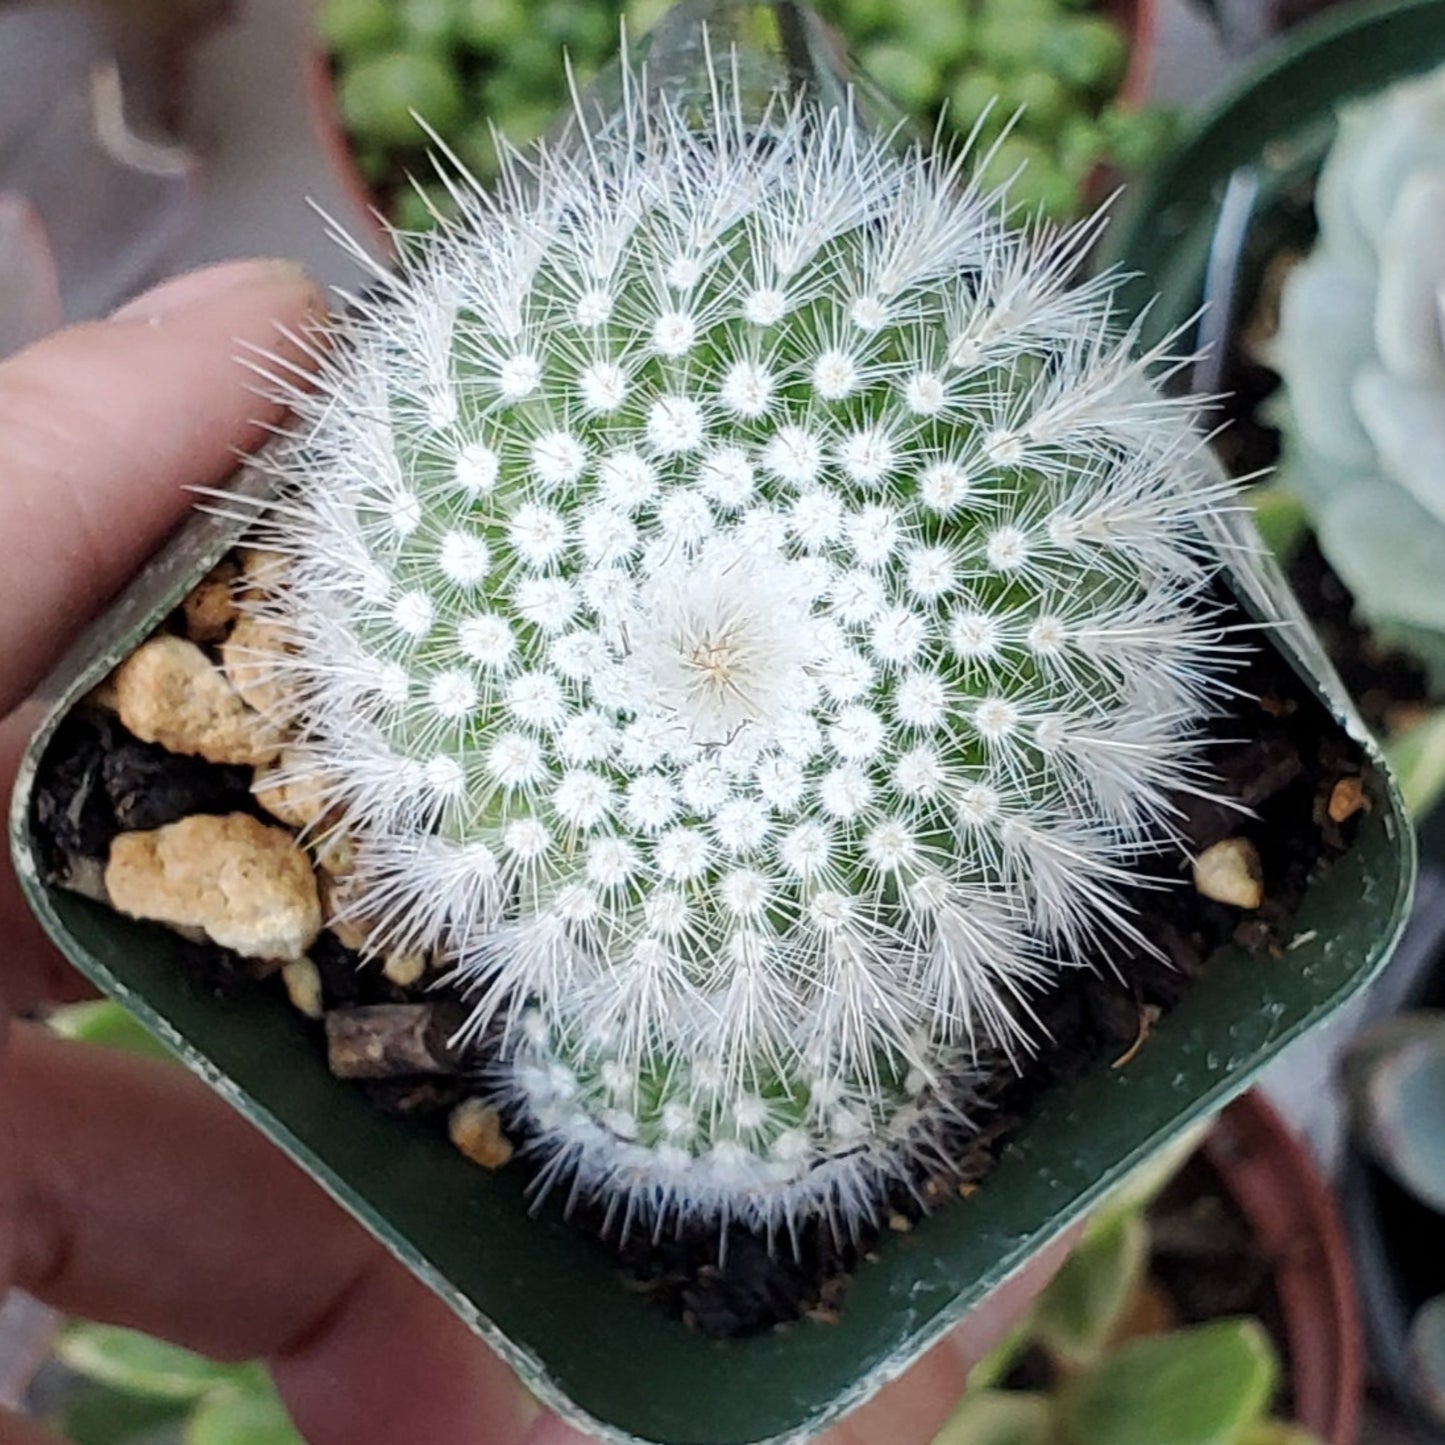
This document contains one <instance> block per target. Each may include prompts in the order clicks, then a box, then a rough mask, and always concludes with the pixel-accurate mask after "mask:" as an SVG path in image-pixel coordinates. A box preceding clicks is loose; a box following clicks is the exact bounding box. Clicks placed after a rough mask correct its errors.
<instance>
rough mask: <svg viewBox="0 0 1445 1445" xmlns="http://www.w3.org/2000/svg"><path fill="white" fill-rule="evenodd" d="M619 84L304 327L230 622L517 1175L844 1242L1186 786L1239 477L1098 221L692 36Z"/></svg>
mask: <svg viewBox="0 0 1445 1445" xmlns="http://www.w3.org/2000/svg"><path fill="white" fill-rule="evenodd" d="M625 78H626V84H625V85H624V99H623V102H622V104H621V106H620V107H619V108H618V109H617V110H616V112H615V113H613V114H612V115H610V116H609V117H608V119H607V120H606V121H605V122H593V123H588V124H581V123H579V124H578V125H577V127H576V128H575V132H574V134H573V136H572V137H571V139H570V140H569V141H568V143H566V144H562V145H558V146H555V147H552V148H550V149H549V148H546V147H543V148H541V149H538V150H535V151H531V152H528V153H526V154H525V155H523V154H513V155H511V156H509V157H508V161H507V165H506V167H505V170H504V174H503V178H502V180H501V181H500V183H499V185H498V187H497V188H496V190H495V191H494V192H493V193H491V194H484V193H482V192H481V191H479V190H478V189H476V188H475V187H473V186H472V185H471V184H470V183H468V182H467V181H466V180H465V179H464V178H463V179H457V180H455V181H454V182H453V185H454V189H455V191H456V198H457V201H458V205H459V209H460V218H459V219H457V220H454V221H450V222H447V223H444V224H442V225H440V226H439V228H438V229H437V230H436V231H434V232H433V233H431V234H429V235H427V236H424V237H414V238H408V239H406V240H405V243H404V246H403V259H402V261H401V264H400V267H399V269H398V271H397V272H396V273H395V274H389V275H387V276H386V277H384V278H382V279H381V280H380V281H379V284H378V286H377V287H376V288H375V290H374V291H372V292H371V293H369V294H368V296H367V297H366V298H364V299H363V300H362V301H360V302H359V303H358V304H357V305H356V307H355V308H354V309H353V310H352V312H351V313H350V314H349V315H348V316H346V317H345V318H344V319H341V320H339V321H338V322H336V323H335V326H334V328H333V333H334V334H333V335H332V336H331V337H330V338H329V339H328V343H327V345H326V346H324V347H318V348H317V350H318V359H319V366H320V382H319V385H317V386H316V388H315V389H314V390H306V391H301V392H298V393H297V394H296V395H295V396H294V397H292V398H291V400H292V401H293V402H294V407H295V413H296V417H297V420H296V423H295V426H294V429H293V431H292V432H291V434H290V435H289V436H288V437H286V438H285V439H283V440H282V442H281V444H280V445H279V446H277V447H276V448H274V449H273V450H272V453H271V461H272V464H273V465H274V467H275V470H276V475H277V483H278V485H277V487H276V490H275V492H274V494H273V496H272V497H271V499H270V500H269V501H267V502H265V503H263V504H261V508H260V512H259V515H258V516H257V517H256V519H255V523H256V525H255V528H254V532H253V535H254V536H256V537H257V538H258V539H259V540H260V542H261V543H262V545H264V546H265V547H266V548H268V549H271V550H273V551H275V552H278V553H280V554H282V556H283V557H284V559H285V564H286V565H285V567H284V569H283V570H284V578H283V580H282V581H281V583H280V584H279V585H278V586H273V590H272V591H271V592H270V593H269V594H268V596H267V597H266V599H265V600H264V601H262V602H260V603H257V604H255V605H256V607H257V610H258V611H259V612H260V613H261V615H262V616H263V617H264V618H265V619H266V620H267V621H268V622H271V623H274V624H277V626H276V627H275V628H272V629H267V630H268V633H270V634H271V635H276V636H279V637H280V638H281V639H282V642H283V644H284V645H283V646H279V647H278V650H277V651H276V652H275V654H274V655H273V656H271V657H270V659H269V661H270V663H271V665H273V666H274V667H275V669H276V671H277V674H278V678H279V680H280V681H281V682H282V684H283V685H284V690H285V693H286V700H285V704H284V712H285V719H284V720H285V722H286V724H287V725H288V727H291V728H293V729H296V730H297V731H299V734H300V737H301V743H300V750H301V761H300V762H299V763H298V764H297V765H296V770H298V771H300V772H304V773H305V774H306V775H307V777H308V779H310V780H313V781H316V782H319V783H320V785H322V786H323V787H324V788H325V789H326V790H327V792H328V797H329V799H330V801H331V802H333V803H334V804H336V805H338V806H339V808H340V809H341V810H342V811H343V813H344V816H345V820H346V826H347V828H348V829H349V830H350V831H351V833H352V834H353V836H354V838H355V840H356V844H357V850H358V862H357V886H356V888H355V890H354V893H353V896H354V897H356V899H357V903H356V911H357V912H358V913H359V914H360V915H363V916H365V917H366V918H367V919H368V920H369V921H370V922H371V923H372V924H373V925H375V927H376V935H375V936H376V937H377V938H378V940H379V941H385V943H386V945H387V946H390V947H395V946H406V947H410V948H426V949H432V950H439V951H441V952H442V953H444V955H445V956H446V958H447V959H448V960H449V961H450V964H451V966H452V967H453V968H454V969H455V970H456V971H457V976H458V977H459V978H460V980H461V981H462V982H463V983H464V984H465V985H466V987H467V989H468V991H469V997H470V999H471V1002H472V1006H473V1012H472V1015H471V1020H470V1023H469V1025H468V1027H467V1033H468V1035H469V1036H470V1037H472V1038H473V1039H475V1040H477V1041H479V1044H480V1046H481V1047H482V1049H483V1051H484V1053H485V1055H486V1057H487V1059H488V1060H489V1062H488V1065H487V1067H488V1068H489V1070H490V1071H491V1076H492V1078H493V1081H494V1084H495V1088H496V1091H497V1094H498V1096H499V1097H500V1098H501V1099H503V1100H504V1101H505V1103H506V1105H507V1107H508V1108H509V1110H510V1111H511V1117H513V1118H516V1119H522V1120H525V1122H526V1126H527V1128H528V1131H529V1133H530V1135H531V1137H532V1139H533V1143H532V1146H531V1147H532V1150H533V1153H534V1157H536V1158H537V1159H538V1160H539V1172H538V1180H539V1183H540V1185H541V1186H542V1187H543V1188H544V1189H545V1188H548V1187H552V1186H556V1187H558V1188H560V1189H561V1190H562V1191H563V1193H564V1194H572V1195H574V1196H575V1195H577V1194H580V1195H585V1196H589V1197H593V1198H595V1199H598V1200H600V1201H601V1202H602V1203H603V1204H604V1205H605V1206H607V1207H608V1208H609V1209H610V1210H611V1211H612V1213H613V1215H614V1217H615V1218H616V1219H617V1220H618V1221H626V1222H629V1223H636V1224H639V1225H641V1224H642V1223H644V1222H645V1223H646V1224H647V1225H648V1226H649V1227H654V1228H657V1227H662V1225H664V1224H666V1223H668V1222H671V1221H699V1220H701V1221H704V1222H717V1223H718V1224H720V1225H721V1224H725V1223H727V1222H729V1221H736V1222H741V1223H746V1224H749V1225H752V1226H755V1227H760V1228H766V1229H768V1230H770V1231H775V1232H781V1233H782V1235H783V1237H786V1232H787V1231H789V1230H792V1229H796V1228H797V1227H798V1226H799V1225H800V1224H802V1223H805V1222H807V1221H808V1220H810V1219H814V1218H817V1217H822V1218H823V1219H825V1220H827V1221H829V1222H831V1223H832V1224H833V1225H834V1226H835V1227H841V1228H842V1229H844V1230H845V1231H846V1230H848V1229H849V1228H850V1227H852V1226H855V1225H857V1224H858V1223H859V1222H860V1221H861V1220H864V1219H868V1218H872V1217H873V1216H875V1215H876V1213H877V1210H878V1208H879V1205H880V1202H881V1200H882V1198H883V1195H884V1193H885V1191H886V1190H887V1189H888V1188H889V1187H890V1186H891V1185H892V1183H893V1182H895V1181H897V1180H899V1179H907V1178H909V1177H912V1176H915V1175H916V1174H917V1172H918V1170H919V1168H920V1165H922V1166H926V1167H934V1166H936V1165H937V1164H939V1163H940V1162H941V1161H940V1159H939V1156H940V1154H941V1152H942V1141H943V1137H944V1135H945V1134H946V1133H948V1132H949V1131H950V1130H956V1127H957V1126H958V1124H959V1123H966V1121H967V1119H968V1117H969V1114H970V1109H971V1104H970V1091H971V1080H974V1079H976V1078H977V1077H978V1076H979V1074H980V1072H981V1068H982V1065H983V1063H984V1061H992V1062H993V1063H995V1064H996V1063H997V1061H998V1059H999V1058H1000V1056H1008V1057H1011V1058H1013V1059H1014V1060H1016V1061H1017V1063H1018V1064H1019V1066H1020V1067H1027V1066H1028V1059H1029V1057H1030V1055H1031V1054H1032V1053H1033V1052H1034V1051H1035V1050H1037V1049H1038V1048H1040V1047H1041V1046H1046V1040H1045V1039H1044V1037H1043V1034H1042V1030H1041V1029H1040V1028H1038V1027H1037V1025H1036V1023H1035V1021H1034V1019H1033V1017H1032V1014H1031V1008H1030V1002H1031V999H1032V998H1035V997H1036V996H1037V995H1038V994H1039V993H1040V991H1041V990H1042V989H1044V988H1045V987H1046V986H1048V985H1049V984H1050V982H1051V981H1052V980H1054V979H1055V978H1056V977H1057V976H1058V974H1059V973H1060V972H1061V971H1062V970H1064V969H1067V968H1070V967H1074V966H1078V963H1079V961H1080V960H1081V959H1083V958H1085V957H1088V956H1091V955H1097V954H1098V953H1099V952H1100V951H1101V949H1103V948H1106V947H1107V941H1108V939H1109V938H1110V937H1111V936H1119V935H1130V934H1131V924H1130V919H1129V915H1128V912H1127V910H1126V909H1125V908H1124V907H1123V906H1122V905H1121V903H1120V900H1119V894H1118V890H1119V889H1120V887H1121V886H1122V885H1123V884H1125V883H1127V882H1129V881H1130V880H1133V879H1135V878H1136V876H1137V873H1138V870H1139V869H1140V868H1141V867H1142V866H1144V865H1143V864H1141V862H1140V859H1141V856H1142V855H1145V854H1149V853H1157V851H1158V850H1160V849H1166V850H1167V849H1169V848H1170V847H1173V846H1177V845H1176V843H1175V842H1174V839H1173V835H1172V831H1171V827H1170V817H1171V813H1170V806H1169V797H1170V795H1171V794H1174V793H1176V792H1177V791H1178V790H1180V789H1196V790H1197V789H1207V788H1208V787H1209V778H1208V772H1207V768H1205V767H1204V765H1203V752H1202V738H1203V734H1204V729H1205V724H1206V723H1207V720H1208V719H1209V717H1210V716H1211V715H1212V714H1213V713H1214V712H1216V711H1217V703H1218V702H1219V700H1220V698H1221V697H1222V696H1223V695H1224V694H1225V693H1227V691H1228V685H1227V683H1226V682H1225V681H1223V679H1224V678H1225V675H1226V674H1227V671H1228V667H1229V662H1230V654H1231V652H1232V647H1231V645H1230V644H1229V642H1228V640H1227V638H1226V637H1225V636H1224V632H1223V629H1222V628H1221V626H1220V624H1219V622H1218V620H1217V618H1216V617H1215V616H1214V614H1213V612H1212V610H1211V607H1210V605H1209V602H1208V596H1209V588H1210V585H1211V581H1212V578H1213V575H1214V572H1215V570H1216V568H1217V565H1218V563H1219V560H1220V558H1219V556H1218V546H1219V544H1218V542H1217V541H1206V532H1208V531H1209V528H1208V527H1207V525H1206V523H1205V519H1206V517H1207V515H1208V514H1209V513H1210V512H1211V511H1213V510H1216V509H1219V508H1220V507H1222V506H1227V505H1229V499H1228V494H1227V491H1226V490H1225V489H1224V488H1223V486H1222V484H1217V483H1214V482H1212V481H1211V480H1209V474H1208V473H1206V472H1204V471H1203V470H1202V469H1201V468H1200V467H1198V466H1197V465H1196V453H1197V449H1198V448H1199V446H1200V442H1199V440H1198V437H1197V435H1196V433H1195V431H1194V430H1193V427H1192V425H1191V416H1190V414H1189V412H1188V410H1187V407H1186V405H1185V404H1182V403H1177V402H1173V401H1168V400H1165V399H1164V398H1163V397H1162V396H1161V395H1160V394H1159V392H1158V391H1157V390H1156V389H1155V387H1154V385H1153V383H1152V382H1151V381H1150V379H1149V371H1150V368H1151V366H1152V365H1153V363H1154V362H1156V361H1157V360H1158V359H1159V358H1158V357H1157V356H1156V357H1143V358H1136V357H1135V356H1133V355H1132V351H1131V340H1132V338H1131V337H1130V336H1129V335H1127V334H1121V333H1120V331H1119V330H1118V328H1117V327H1116V326H1115V324H1114V319H1113V317H1112V314H1111V312H1112V300H1111V298H1112V281H1111V280H1109V279H1105V280H1101V281H1094V282H1091V283H1088V284H1085V285H1082V286H1076V285H1074V284H1073V283H1074V275H1075V272H1076V270H1077V268H1078V262H1079V259H1080V256H1081V254H1082V252H1083V250H1084V248H1085V247H1086V245H1087V243H1088V242H1089V240H1090V239H1091V237H1092V235H1093V228H1092V227H1091V226H1085V227H1082V228H1075V229H1072V230H1066V231H1063V232H1056V231H1050V230H1046V229H1041V228H1038V227H1035V226H1030V225H1022V226H1016V225H1010V224H1009V220H1008V218H1006V215H1005V211H1006V205H1005V197H1004V195H1003V193H1001V192H991V193H987V194H985V193H982V192H980V191H979V190H978V189H976V188H975V187H974V186H972V185H971V184H970V182H969V176H970V174H971V172H972V170H973V168H974V166H975V163H976V162H978V161H979V159H980V158H979V157H976V156H970V155H968V154H966V153H965V154H962V155H959V156H954V157H946V156H945V157H940V156H937V155H934V154H931V153H929V152H927V151H925V150H923V149H920V148H913V149H909V148H907V147H905V146H902V145H900V144H899V143H898V142H897V141H896V140H895V139H890V138H886V137H879V136H877V135H875V134H874V133H873V132H872V131H871V130H870V129H869V128H867V127H866V126H864V125H862V124H861V123H859V122H858V120H857V119H856V118H855V117H854V116H852V115H851V114H850V113H849V112H848V111H847V110H846V109H828V108H826V107H823V106H821V105H819V104H818V103H816V102H814V101H810V100H808V99H807V98H804V99H800V100H793V101H791V102H789V101H784V100H777V101H775V103H774V104H773V105H772V107H771V108H770V109H768V110H767V111H766V112H765V113H764V114H763V115H762V116H761V117H760V118H759V117H758V116H756V115H751V116H750V115H748V114H746V113H745V110H746V108H745V107H744V106H743V105H742V104H741V103H740V102H739V101H738V100H737V98H736V97H737V93H738V92H737V89H736V87H735V84H734V80H733V77H732V75H731V73H730V71H729V68H728V66H727V64H726V63H723V62H719V63H717V64H715V65H714V67H713V70H712V73H711V76H710V84H711V92H712V93H711V97H710V100H709V102H708V103H707V104H705V105H701V106H699V105H697V104H695V103H694V104H690V105H688V106H687V107H685V108H684V107H681V106H678V105H675V104H674V103H672V102H671V101H669V100H668V99H667V98H666V96H664V95H662V94H659V93H657V92H656V91H654V90H652V89H650V88H649V86H648V84H647V80H646V77H645V75H641V74H637V73H625ZM1013 219H1014V220H1015V221H1017V220H1018V218H1017V217H1015V218H1013ZM1209 535H1210V536H1211V537H1213V536H1215V535H1216V534H1215V533H1213V532H1210V533H1209Z"/></svg>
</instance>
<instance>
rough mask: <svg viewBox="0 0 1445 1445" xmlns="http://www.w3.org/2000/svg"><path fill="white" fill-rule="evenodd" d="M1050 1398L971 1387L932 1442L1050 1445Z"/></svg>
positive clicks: (950, 1443)
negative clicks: (973, 1388)
mask: <svg viewBox="0 0 1445 1445" xmlns="http://www.w3.org/2000/svg"><path fill="white" fill-rule="evenodd" d="M1050 1439H1051V1432H1050V1426H1049V1402H1048V1401H1047V1400H1046V1399H1044V1398H1043V1396H1042V1395H1026V1394H1023V1393H1022V1392H1019V1391H1013V1390H970V1391H969V1392H968V1394H966V1395H965V1396H964V1397H963V1399H962V1400H961V1401H959V1404H958V1408H957V1409H956V1410H955V1411H954V1412H953V1414H952V1415H950V1416H949V1417H948V1423H947V1424H946V1425H945V1426H944V1427H943V1429H942V1430H940V1431H939V1432H938V1434H937V1435H936V1436H935V1437H934V1441H933V1445H1049V1441H1050Z"/></svg>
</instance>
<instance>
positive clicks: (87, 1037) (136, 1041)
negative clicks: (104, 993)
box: [46, 999, 175, 1059]
mask: <svg viewBox="0 0 1445 1445" xmlns="http://www.w3.org/2000/svg"><path fill="white" fill-rule="evenodd" d="M46 1022H47V1023H49V1025H50V1027H51V1028H53V1029H54V1030H55V1032H56V1033H58V1034H61V1035H63V1036H64V1037H65V1038H68V1039H82V1040H84V1041H85V1042H86V1043H91V1044H101V1045H103V1046H104V1047H105V1048H108V1049H126V1050H128V1051H129V1052H130V1053H133V1054H147V1055H149V1056H150V1057H151V1058H156V1059H174V1058H175V1055H174V1054H173V1053H172V1052H171V1051H170V1050H169V1049H168V1048H167V1047H166V1046H165V1045H164V1044H163V1043H162V1042H161V1041H160V1040H159V1039H158V1038H157V1037H156V1036H155V1035H154V1034H153V1033H152V1032H151V1031H150V1030H149V1029H148V1028H146V1027H145V1025H144V1024H142V1023H141V1022H140V1020H139V1019H137V1018H136V1017H135V1015H134V1014H132V1013H129V1012H128V1011H127V1010H125V1009H123V1008H122V1007H121V1006H120V1005H119V1004H118V1003H113V1002H112V1001H111V1000H110V999H96V1000H95V1001H94V1002H92V1003H73V1004H66V1005H65V1006H64V1007H63V1008H58V1009H56V1010H55V1011H54V1012H53V1013H52V1014H51V1015H50V1017H49V1018H48V1019H47V1020H46Z"/></svg>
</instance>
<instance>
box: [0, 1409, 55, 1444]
mask: <svg viewBox="0 0 1445 1445" xmlns="http://www.w3.org/2000/svg"><path fill="white" fill-rule="evenodd" d="M0 1445H65V1441H64V1440H62V1439H61V1438H60V1436H59V1435H52V1434H51V1433H50V1431H49V1430H47V1429H45V1427H44V1426H43V1425H37V1424H36V1423H35V1421H34V1420H23V1419H21V1417H20V1416H19V1415H12V1414H11V1413H10V1412H9V1411H8V1410H0Z"/></svg>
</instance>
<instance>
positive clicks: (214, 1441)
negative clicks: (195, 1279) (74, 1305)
mask: <svg viewBox="0 0 1445 1445" xmlns="http://www.w3.org/2000/svg"><path fill="white" fill-rule="evenodd" d="M55 1353H56V1356H57V1358H58V1359H59V1360H60V1362H61V1363H62V1364H64V1365H66V1366H68V1367H69V1368H70V1369H71V1370H72V1371H73V1372H74V1373H75V1374H76V1375H77V1376H79V1378H80V1381H81V1384H80V1386H79V1387H78V1388H77V1389H76V1390H75V1391H73V1392H72V1393H71V1395H70V1398H69V1399H68V1400H67V1402H66V1404H65V1406H64V1408H63V1409H62V1411H61V1412H60V1415H59V1418H57V1419H55V1420H53V1421H52V1422H51V1423H52V1424H54V1425H55V1426H56V1428H57V1429H59V1430H61V1431H62V1432H63V1433H64V1435H65V1438H66V1439H67V1440H70V1441H72V1442H74V1445H305V1442H304V1441H303V1440H302V1438H301V1436H300V1435H299V1434H298V1433H297V1432H296V1429H295V1427H294V1426H293V1425H292V1424H291V1422H290V1420H289V1419H288V1417H287V1415H286V1410H285V1407H284V1406H283V1405H282V1404H281V1401H280V1399H279V1398H278V1397H277V1395H276V1391H275V1388H274V1387H273V1386H272V1384H271V1380H270V1377H269V1376H268V1375H267V1374H266V1372H265V1370H263V1369H262V1368H261V1366H260V1365H257V1364H241V1365H227V1364H218V1363H216V1362H215V1361H213V1360H207V1359H205V1358H203V1357H202V1356H200V1355H196V1354H192V1353H191V1352H190V1351H189V1350H183V1349H180V1348H179V1347H178V1346H176V1345H169V1344H166V1343H165V1342H164V1341H162V1340H154V1339H151V1338H150V1337H149V1336H148V1335H142V1334H138V1333H136V1332H135V1331H134V1330H125V1329H120V1328H118V1327H116V1326H114V1325H95V1324H84V1323H78V1324H73V1325H70V1326H68V1327H67V1329H66V1330H65V1332H64V1333H63V1334H62V1335H61V1337H60V1341H59V1343H58V1344H57V1346H56V1351H55Z"/></svg>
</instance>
